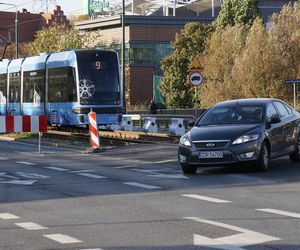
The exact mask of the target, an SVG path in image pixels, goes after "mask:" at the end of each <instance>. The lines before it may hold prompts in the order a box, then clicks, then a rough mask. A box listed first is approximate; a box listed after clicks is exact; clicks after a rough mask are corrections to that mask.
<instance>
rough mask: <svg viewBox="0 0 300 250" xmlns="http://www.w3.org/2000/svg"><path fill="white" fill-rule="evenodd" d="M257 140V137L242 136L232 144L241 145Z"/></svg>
mask: <svg viewBox="0 0 300 250" xmlns="http://www.w3.org/2000/svg"><path fill="white" fill-rule="evenodd" d="M257 139H258V135H242V136H240V137H238V138H236V139H235V140H234V142H233V143H232V144H241V143H245V142H249V141H255V140H257Z"/></svg>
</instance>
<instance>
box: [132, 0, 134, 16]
mask: <svg viewBox="0 0 300 250" xmlns="http://www.w3.org/2000/svg"><path fill="white" fill-rule="evenodd" d="M131 14H132V15H134V0H132V8H131Z"/></svg>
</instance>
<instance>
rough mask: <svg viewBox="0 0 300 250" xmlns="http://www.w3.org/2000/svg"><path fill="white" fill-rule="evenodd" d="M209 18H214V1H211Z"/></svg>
mask: <svg viewBox="0 0 300 250" xmlns="http://www.w3.org/2000/svg"><path fill="white" fill-rule="evenodd" d="M211 16H212V17H215V3H214V0H211Z"/></svg>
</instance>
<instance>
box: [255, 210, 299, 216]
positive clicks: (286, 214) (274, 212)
mask: <svg viewBox="0 0 300 250" xmlns="http://www.w3.org/2000/svg"><path fill="white" fill-rule="evenodd" d="M256 210H258V211H262V212H266V213H271V214H279V215H284V216H288V217H293V218H297V219H300V214H297V213H291V212H287V211H283V210H277V209H272V208H260V209H256Z"/></svg>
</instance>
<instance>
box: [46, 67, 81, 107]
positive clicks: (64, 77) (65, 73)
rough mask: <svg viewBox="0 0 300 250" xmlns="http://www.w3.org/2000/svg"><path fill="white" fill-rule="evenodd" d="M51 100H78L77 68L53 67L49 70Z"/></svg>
mask: <svg viewBox="0 0 300 250" xmlns="http://www.w3.org/2000/svg"><path fill="white" fill-rule="evenodd" d="M48 75H49V84H48V93H49V98H48V100H49V102H76V101H77V95H76V84H75V68H72V67H63V68H52V69H49V71H48Z"/></svg>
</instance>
